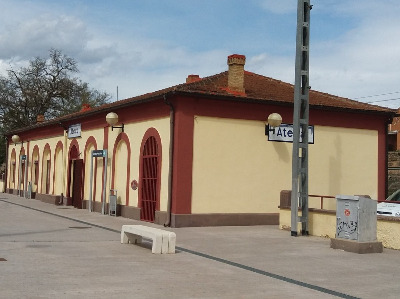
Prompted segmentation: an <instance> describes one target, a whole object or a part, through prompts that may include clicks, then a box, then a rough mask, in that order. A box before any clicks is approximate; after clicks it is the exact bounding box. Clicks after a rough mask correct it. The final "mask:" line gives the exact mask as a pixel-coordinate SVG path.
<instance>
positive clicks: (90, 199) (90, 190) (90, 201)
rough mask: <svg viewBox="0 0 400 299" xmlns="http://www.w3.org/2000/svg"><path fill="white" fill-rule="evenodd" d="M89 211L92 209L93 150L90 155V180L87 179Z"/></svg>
mask: <svg viewBox="0 0 400 299" xmlns="http://www.w3.org/2000/svg"><path fill="white" fill-rule="evenodd" d="M89 185H90V188H89V212H91V211H92V195H93V151H92V153H91V155H90V181H89Z"/></svg>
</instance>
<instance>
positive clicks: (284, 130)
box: [265, 124, 314, 144]
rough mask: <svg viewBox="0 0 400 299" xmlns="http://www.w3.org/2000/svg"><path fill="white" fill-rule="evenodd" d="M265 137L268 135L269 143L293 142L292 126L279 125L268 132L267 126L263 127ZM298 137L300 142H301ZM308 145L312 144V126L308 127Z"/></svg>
mask: <svg viewBox="0 0 400 299" xmlns="http://www.w3.org/2000/svg"><path fill="white" fill-rule="evenodd" d="M265 135H268V140H269V141H278V142H293V135H294V132H293V125H291V124H281V125H280V126H279V127H276V128H275V130H271V131H270V130H269V129H268V126H265ZM301 141H302V140H301V136H300V142H301ZM308 143H309V144H314V126H308Z"/></svg>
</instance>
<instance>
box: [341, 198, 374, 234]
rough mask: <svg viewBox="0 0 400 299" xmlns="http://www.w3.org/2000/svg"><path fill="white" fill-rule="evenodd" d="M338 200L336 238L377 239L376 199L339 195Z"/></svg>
mask: <svg viewBox="0 0 400 299" xmlns="http://www.w3.org/2000/svg"><path fill="white" fill-rule="evenodd" d="M336 200H337V202H336V203H337V205H336V238H340V239H348V240H355V241H358V242H373V241H376V208H377V202H376V200H373V199H371V198H367V197H362V196H349V195H337V196H336Z"/></svg>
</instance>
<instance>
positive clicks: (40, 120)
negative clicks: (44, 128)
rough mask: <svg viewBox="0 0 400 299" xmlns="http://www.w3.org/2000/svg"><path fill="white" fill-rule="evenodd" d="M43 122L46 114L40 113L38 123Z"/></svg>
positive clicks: (37, 117)
mask: <svg viewBox="0 0 400 299" xmlns="http://www.w3.org/2000/svg"><path fill="white" fill-rule="evenodd" d="M42 122H44V115H43V114H39V115H38V116H36V123H42Z"/></svg>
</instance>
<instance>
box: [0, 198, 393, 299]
mask: <svg viewBox="0 0 400 299" xmlns="http://www.w3.org/2000/svg"><path fill="white" fill-rule="evenodd" d="M124 224H142V225H148V226H155V225H153V224H150V223H143V222H140V221H135V220H131V219H126V218H122V217H113V216H108V215H101V214H98V213H90V212H88V211H87V210H78V209H75V208H72V207H65V206H55V205H51V204H47V203H43V202H40V201H37V200H34V199H25V198H21V197H18V196H14V195H9V194H5V193H0V298H400V283H399V279H398V276H399V274H400V270H399V265H400V251H396V250H389V249H384V251H383V253H375V254H355V253H349V252H345V251H341V250H334V249H331V248H330V240H329V239H326V238H319V237H312V236H308V237H303V236H299V237H291V236H290V232H288V231H282V230H279V229H278V227H277V226H252V227H233V226H230V227H199V228H176V229H174V228H165V229H167V230H170V231H174V232H175V233H176V237H177V247H176V250H177V252H176V253H175V254H152V253H151V243H150V242H144V243H143V244H142V245H140V246H139V245H132V244H121V243H120V230H121V227H122V225H124ZM155 227H158V228H160V227H159V226H155Z"/></svg>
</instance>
